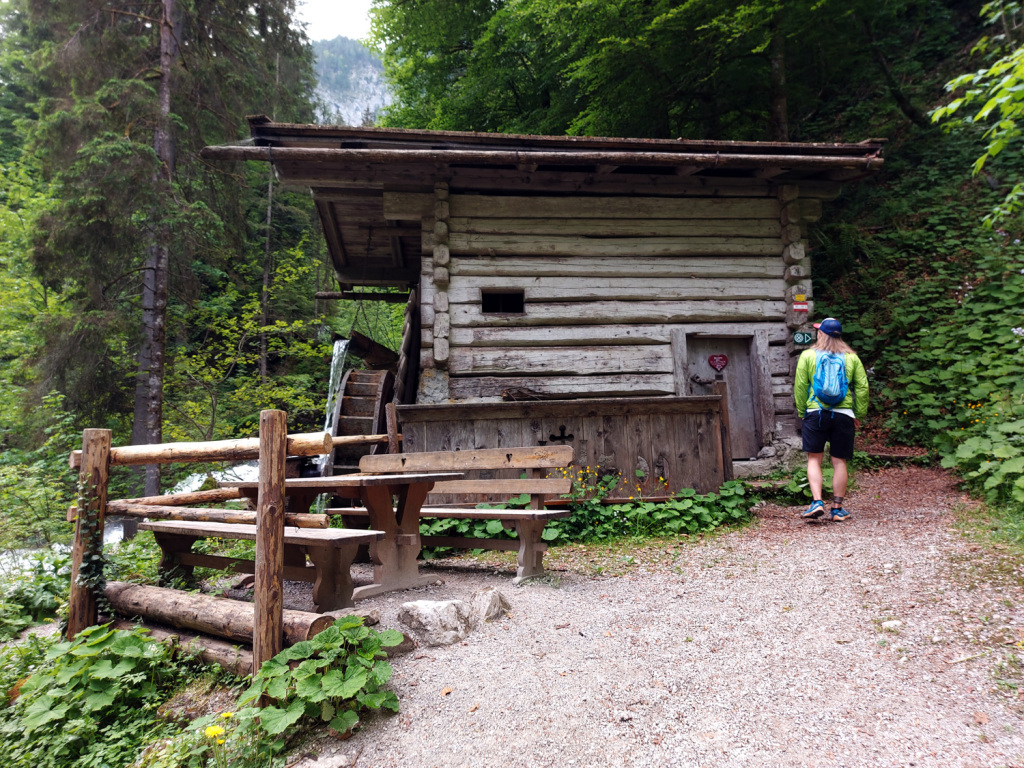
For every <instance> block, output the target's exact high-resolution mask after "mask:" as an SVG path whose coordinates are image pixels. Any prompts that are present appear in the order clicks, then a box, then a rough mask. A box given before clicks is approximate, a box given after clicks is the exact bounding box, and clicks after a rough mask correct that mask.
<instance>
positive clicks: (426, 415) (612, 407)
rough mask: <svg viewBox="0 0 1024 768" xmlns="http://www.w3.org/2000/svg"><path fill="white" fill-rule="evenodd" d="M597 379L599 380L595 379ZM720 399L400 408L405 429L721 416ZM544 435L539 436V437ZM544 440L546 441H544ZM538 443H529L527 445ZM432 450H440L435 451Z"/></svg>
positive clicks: (627, 399)
mask: <svg viewBox="0 0 1024 768" xmlns="http://www.w3.org/2000/svg"><path fill="white" fill-rule="evenodd" d="M591 378H595V377H591ZM718 408H719V398H717V397H710V396H709V397H599V398H588V399H585V400H541V401H537V402H529V403H525V402H524V403H445V404H441V405H400V406H398V408H397V410H398V414H399V418H400V420H401V422H402V425H403V428H404V427H405V426H407V425H412V424H425V423H448V422H450V421H454V420H457V419H461V420H478V419H494V420H497V419H512V420H517V421H518V420H522V419H533V418H537V419H539V418H548V417H553V418H562V417H564V416H573V415H578V416H580V417H583V418H585V417H587V416H605V415H612V416H633V415H636V414H639V413H656V414H660V415H666V416H667V415H670V414H692V413H704V412H705V411H708V410H711V411H715V412H717V411H718ZM537 434H538V435H539V434H540V433H539V432H538V433H537ZM540 439H541V440H543V439H545V438H544V437H540ZM530 444H532V445H536V443H527V445H530ZM429 450H437V449H436V448H431V449H429Z"/></svg>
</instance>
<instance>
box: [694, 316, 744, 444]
mask: <svg viewBox="0 0 1024 768" xmlns="http://www.w3.org/2000/svg"><path fill="white" fill-rule="evenodd" d="M750 341H751V340H750V339H749V338H747V339H743V338H740V339H737V338H723V337H717V336H692V335H691V336H688V337H687V339H686V358H687V365H686V377H687V386H688V391H689V393H690V394H692V395H710V394H712V392H711V382H712V381H713V380H714V379H715V376H716V375H721V376H722V378H724V379H725V382H726V384H727V385H728V387H729V437H730V439H731V441H732V455H733V458H734V459H753V458H755V457H756V456H757V452H758V450H760V448H761V445H760V441H759V440H758V438H757V434H758V430H757V417H756V416H755V413H754V409H755V403H756V400H757V388H756V387H755V385H754V378H753V376H752V366H751V359H750ZM712 355H715V356H721V355H724V356H725V359H726V360H727V361H728V362H726V363H725V367H724V368H722V370H721V371H720V372H719V371H716V370H715V369H714V368H712V366H711V362H710V361H709V358H710V357H711V356H712ZM721 360H722V358H719V359H718V364H719V365H721Z"/></svg>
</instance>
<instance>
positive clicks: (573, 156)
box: [200, 146, 883, 171]
mask: <svg viewBox="0 0 1024 768" xmlns="http://www.w3.org/2000/svg"><path fill="white" fill-rule="evenodd" d="M200 155H201V156H202V157H203V158H205V159H207V160H265V161H268V162H303V161H306V162H341V163H344V162H346V161H347V162H352V163H366V162H370V163H387V164H395V165H402V164H406V163H432V164H433V163H442V164H444V163H482V164H487V165H518V164H521V163H537V164H540V165H589V164H599V165H600V164H608V163H616V164H618V165H659V166H698V167H701V168H767V167H781V168H809V169H816V168H849V169H851V170H863V171H871V170H877V169H878V168H881V167H882V163H883V161H882V158H881V157H878V156H876V155H875V154H874V152H868V151H865V153H864V155H862V156H860V157H856V156H854V157H851V156H849V155H846V156H839V155H786V154H772V155H754V154H744V153H735V154H733V153H722V152H638V151H617V150H608V151H603V152H593V151H580V150H567V151H566V150H563V151H551V150H544V151H535V150H507V149H504V150H481V149H333V148H312V147H253V146H244V147H243V146H219V147H206V148H204V149H203V150H202V152H201V153H200Z"/></svg>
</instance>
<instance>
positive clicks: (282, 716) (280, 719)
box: [260, 701, 306, 736]
mask: <svg viewBox="0 0 1024 768" xmlns="http://www.w3.org/2000/svg"><path fill="white" fill-rule="evenodd" d="M305 710H306V707H305V704H304V703H303V702H301V701H296V702H294V703H292V705H291V706H289V707H288V709H280V708H279V707H264V708H263V709H262V710H261V712H260V725H261V726H262V728H263V730H265V731H266V732H267V733H268V734H270V735H271V736H277V735H279V734H282V733H284V732H285V731H286V730H287V729H288V728H290V727H291V726H293V725H295V723H297V722H298V721H299V720H300V719H301V718H302V716H303V714H305Z"/></svg>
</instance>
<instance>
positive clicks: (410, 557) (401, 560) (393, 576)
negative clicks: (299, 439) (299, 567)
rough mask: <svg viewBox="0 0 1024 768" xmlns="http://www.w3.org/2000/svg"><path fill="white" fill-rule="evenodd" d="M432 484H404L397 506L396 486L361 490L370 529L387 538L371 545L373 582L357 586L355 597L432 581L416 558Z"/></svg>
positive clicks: (368, 595) (377, 486) (398, 494)
mask: <svg viewBox="0 0 1024 768" xmlns="http://www.w3.org/2000/svg"><path fill="white" fill-rule="evenodd" d="M433 485H434V484H433V483H412V484H410V485H403V486H401V487H400V488H399V489H398V491H397V496H398V505H397V507H396V506H394V505H393V503H392V495H393V491H394V490H395V489H392V488H390V487H387V486H379V485H376V486H368V487H364V488H360V489H359V491H360V498H361V499H362V501H363V503H364V504H365V505H366V509H367V511H368V512H369V513H370V528H372V529H375V530H378V531H383V532H384V538H383V539H381V540H380V541H377V542H375V543H373V544H370V559H371V561H372V562H373V582H374V583H373V584H368V585H366V586H363V587H358V588H357V589H356V590H355V592H354V597H355V599H357V600H358V599H361V598H364V597H371V596H373V595H379V594H381V593H382V592H390V591H392V590H396V589H408V588H409V587H418V586H423V585H425V584H429V583H430V582H431V580H432V579H431V578H430V577H428V576H420V572H419V564H418V563H417V562H416V558H417V557H418V556H419V554H420V509H422V507H423V502H424V501H425V500H426V498H427V494H428V493H429V492H430V489H431V488H432V487H433Z"/></svg>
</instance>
